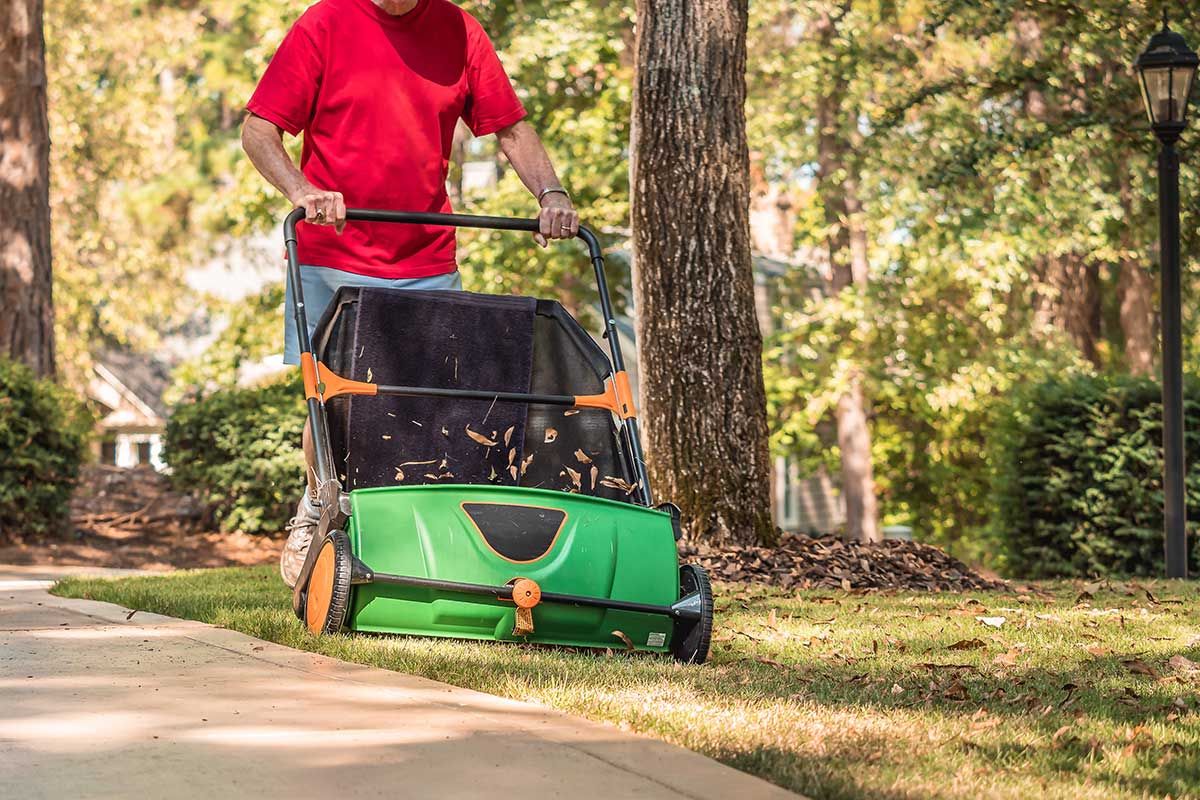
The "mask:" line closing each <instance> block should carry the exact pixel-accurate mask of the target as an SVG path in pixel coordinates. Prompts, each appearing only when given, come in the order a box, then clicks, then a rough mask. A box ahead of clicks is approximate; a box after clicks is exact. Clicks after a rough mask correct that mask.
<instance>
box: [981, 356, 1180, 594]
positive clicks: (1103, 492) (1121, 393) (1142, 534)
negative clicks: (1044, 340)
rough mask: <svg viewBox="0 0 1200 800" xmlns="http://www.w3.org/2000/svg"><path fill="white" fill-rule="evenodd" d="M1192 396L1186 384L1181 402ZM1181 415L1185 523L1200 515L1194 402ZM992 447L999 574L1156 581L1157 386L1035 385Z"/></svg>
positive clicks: (1123, 381) (1139, 382)
mask: <svg viewBox="0 0 1200 800" xmlns="http://www.w3.org/2000/svg"><path fill="white" fill-rule="evenodd" d="M1197 389H1200V384H1197V383H1196V382H1195V381H1190V380H1189V382H1188V384H1187V390H1186V392H1185V397H1187V398H1195V397H1197ZM1184 416H1185V420H1186V422H1185V430H1186V432H1187V434H1186V435H1187V438H1186V444H1185V450H1186V454H1187V463H1188V473H1187V477H1186V487H1187V498H1188V508H1189V509H1190V514H1191V518H1190V519H1189V524H1190V523H1191V522H1193V521H1194V520H1195V519H1196V512H1197V511H1198V510H1200V405H1198V404H1197V403H1196V402H1195V401H1194V400H1191V401H1187V402H1185V407H1184ZM996 442H997V446H998V453H997V458H996V463H997V472H996V478H995V481H994V484H993V499H994V508H995V516H994V518H993V524H992V536H993V538H994V540H995V542H996V544H997V545H998V548H999V551H1000V552H999V555H1000V557H1001V558H1000V564H1001V566H1002V568H1003V569H1005V570H1006V571H1008V572H1010V573H1012V574H1015V575H1020V576H1021V577H1028V578H1040V577H1060V576H1084V575H1089V576H1090V575H1096V576H1102V575H1161V574H1162V570H1163V558H1164V555H1163V510H1162V503H1163V490H1162V464H1163V462H1162V402H1161V393H1160V388H1159V386H1158V384H1156V383H1154V382H1153V381H1150V380H1147V379H1137V378H1127V377H1126V378H1112V377H1089V376H1076V377H1069V378H1063V379H1056V380H1051V381H1049V382H1046V383H1042V384H1039V385H1035V386H1033V387H1032V388H1030V389H1029V390H1027V391H1026V392H1024V393H1023V394H1021V395H1020V396H1019V397H1018V398H1017V399H1016V401H1015V403H1014V405H1013V407H1012V409H1011V412H1010V413H1009V414H1008V415H1007V418H1006V419H1004V420H1003V422H1002V423H1001V425H1000V426H999V428H998V430H997V432H996ZM1190 561H1191V562H1192V565H1193V568H1194V567H1195V565H1196V563H1197V559H1196V548H1195V547H1192V549H1191V555H1190Z"/></svg>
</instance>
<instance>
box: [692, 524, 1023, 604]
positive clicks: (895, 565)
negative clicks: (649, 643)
mask: <svg viewBox="0 0 1200 800" xmlns="http://www.w3.org/2000/svg"><path fill="white" fill-rule="evenodd" d="M680 555H681V556H683V557H684V558H685V559H690V560H695V561H698V562H700V564H701V565H702V566H703V567H704V568H705V569H707V570H708V572H709V574H710V575H711V576H712V577H713V578H714V579H715V580H722V581H750V582H756V583H766V584H770V585H771V586H779V587H782V588H784V589H813V588H833V589H845V590H847V591H848V590H851V589H908V590H917V591H934V592H961V591H969V590H979V589H1003V588H1005V584H1004V583H1002V582H1000V581H993V580H989V579H987V578H985V577H983V576H982V575H980V574H978V573H977V572H975V571H973V570H972V569H971V568H970V567H968V566H967V565H966V564H963V563H962V562H961V561H959V560H958V559H956V558H953V557H951V556H949V555H947V554H946V553H945V552H943V551H941V550H939V549H938V548H936V547H933V546H932V545H927V544H920V543H918V542H903V541H886V542H881V543H879V544H863V543H861V542H845V541H842V540H841V539H835V538H832V537H819V538H814V537H810V536H802V535H790V534H789V535H785V536H784V537H783V539H782V541H781V542H780V544H779V546H778V547H777V548H769V547H752V546H737V545H735V546H730V547H724V548H712V547H708V546H706V545H702V544H701V545H695V544H690V543H687V542H684V543H682V544H681V545H680Z"/></svg>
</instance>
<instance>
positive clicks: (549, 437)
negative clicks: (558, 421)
mask: <svg viewBox="0 0 1200 800" xmlns="http://www.w3.org/2000/svg"><path fill="white" fill-rule="evenodd" d="M557 438H558V431H556V430H555V429H554V428H546V440H545V443H546V444H550V443H552V442H553V441H554V440H555V439H557Z"/></svg>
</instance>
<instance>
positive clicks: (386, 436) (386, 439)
mask: <svg viewBox="0 0 1200 800" xmlns="http://www.w3.org/2000/svg"><path fill="white" fill-rule="evenodd" d="M383 440H384V441H385V442H390V441H391V440H392V437H391V436H388V435H387V434H386V433H385V434H383Z"/></svg>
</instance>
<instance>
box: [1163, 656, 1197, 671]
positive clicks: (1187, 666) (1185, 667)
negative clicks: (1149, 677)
mask: <svg viewBox="0 0 1200 800" xmlns="http://www.w3.org/2000/svg"><path fill="white" fill-rule="evenodd" d="M1167 666H1168V667H1170V668H1171V669H1173V670H1175V671H1176V672H1196V671H1197V670H1200V664H1197V663H1196V662H1195V661H1192V660H1191V659H1190V658H1188V657H1187V656H1171V657H1170V658H1169V659H1167Z"/></svg>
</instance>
